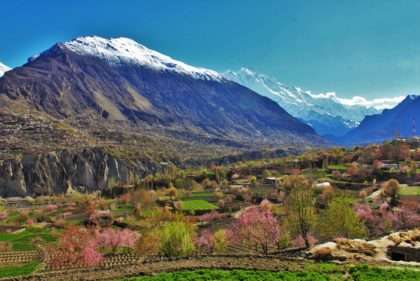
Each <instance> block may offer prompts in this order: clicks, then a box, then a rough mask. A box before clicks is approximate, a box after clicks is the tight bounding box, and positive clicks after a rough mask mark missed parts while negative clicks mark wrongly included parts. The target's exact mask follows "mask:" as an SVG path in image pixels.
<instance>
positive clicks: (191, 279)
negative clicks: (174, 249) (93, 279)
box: [123, 269, 330, 281]
mask: <svg viewBox="0 0 420 281" xmlns="http://www.w3.org/2000/svg"><path fill="white" fill-rule="evenodd" d="M169 280H171V281H172V280H182V281H200V280H206V281H210V280H224V281H234V280H235V281H236V280H247V281H257V280H258V281H260V280H285V281H297V280H299V281H314V280H317V281H328V280H330V279H329V278H328V276H326V275H323V274H320V273H316V272H270V271H250V270H216V269H214V270H195V271H180V272H170V273H161V274H159V275H156V276H144V277H138V278H134V279H123V281H169Z"/></svg>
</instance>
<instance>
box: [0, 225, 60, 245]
mask: <svg viewBox="0 0 420 281" xmlns="http://www.w3.org/2000/svg"><path fill="white" fill-rule="evenodd" d="M35 238H39V239H42V240H43V241H46V242H53V241H54V240H55V239H54V237H53V236H52V235H51V233H50V231H49V230H46V229H35V228H31V229H25V230H24V231H22V232H18V233H0V241H4V242H10V243H11V245H12V249H13V250H14V251H30V250H34V249H35V248H34V245H33V243H32V240H33V239H35Z"/></svg>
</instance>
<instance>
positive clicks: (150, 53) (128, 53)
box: [62, 36, 223, 80]
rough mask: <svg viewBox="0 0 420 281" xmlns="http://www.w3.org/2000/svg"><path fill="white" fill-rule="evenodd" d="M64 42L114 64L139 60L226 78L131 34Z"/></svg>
mask: <svg viewBox="0 0 420 281" xmlns="http://www.w3.org/2000/svg"><path fill="white" fill-rule="evenodd" d="M62 46H64V47H65V48H67V49H68V50H70V51H73V52H75V53H78V54H80V55H89V56H96V57H99V58H102V59H104V60H106V61H108V62H109V63H112V64H124V63H131V64H138V65H141V66H144V67H149V68H152V69H155V70H159V71H171V72H177V73H180V74H183V75H189V76H192V77H194V78H196V79H205V80H222V79H223V76H222V75H220V74H219V73H217V72H216V71H213V70H210V69H206V68H200V67H194V66H191V65H188V64H186V63H183V62H181V61H177V60H175V59H173V58H171V57H169V56H166V55H163V54H161V53H159V52H157V51H154V50H151V49H149V48H147V47H145V46H143V45H141V44H139V43H137V42H136V41H134V40H132V39H129V38H124V37H120V38H111V39H105V38H102V37H98V36H85V37H79V38H76V39H74V40H72V41H68V42H65V43H63V44H62Z"/></svg>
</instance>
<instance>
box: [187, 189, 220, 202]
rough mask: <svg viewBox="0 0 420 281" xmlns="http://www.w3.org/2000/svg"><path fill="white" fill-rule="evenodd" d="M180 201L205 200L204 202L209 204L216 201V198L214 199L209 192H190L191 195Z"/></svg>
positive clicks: (212, 194)
mask: <svg viewBox="0 0 420 281" xmlns="http://www.w3.org/2000/svg"><path fill="white" fill-rule="evenodd" d="M182 199H183V200H205V201H210V202H213V201H215V200H216V198H215V197H214V193H213V192H211V191H195V192H191V195H189V196H188V197H186V198H182Z"/></svg>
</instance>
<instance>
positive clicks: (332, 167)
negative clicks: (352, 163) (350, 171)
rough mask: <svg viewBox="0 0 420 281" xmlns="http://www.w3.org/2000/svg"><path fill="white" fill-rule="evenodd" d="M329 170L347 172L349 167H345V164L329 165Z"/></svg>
mask: <svg viewBox="0 0 420 281" xmlns="http://www.w3.org/2000/svg"><path fill="white" fill-rule="evenodd" d="M328 169H329V170H337V171H345V170H347V166H345V165H343V164H338V165H329V166H328Z"/></svg>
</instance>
